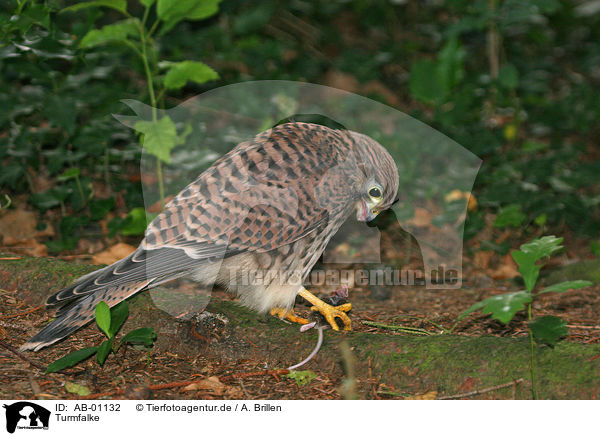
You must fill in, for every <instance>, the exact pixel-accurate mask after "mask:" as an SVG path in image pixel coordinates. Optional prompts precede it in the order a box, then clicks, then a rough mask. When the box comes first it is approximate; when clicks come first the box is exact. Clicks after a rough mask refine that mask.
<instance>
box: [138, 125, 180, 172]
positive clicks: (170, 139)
mask: <svg viewBox="0 0 600 436" xmlns="http://www.w3.org/2000/svg"><path fill="white" fill-rule="evenodd" d="M134 127H135V129H136V130H137V131H138V132H140V133H142V135H143V136H142V139H141V143H142V146H143V147H144V148H145V149H146V151H148V153H150V154H151V155H153V156H156V157H157V158H158V159H160V160H161V161H163V162H166V163H169V162H170V160H171V150H172V149H173V147H175V145H176V142H177V130H176V129H175V124H173V121H171V118H169V117H168V116H165V117H162V118H161V119H160V120H159V121H156V122H152V121H138V122H137V123H135V126H134Z"/></svg>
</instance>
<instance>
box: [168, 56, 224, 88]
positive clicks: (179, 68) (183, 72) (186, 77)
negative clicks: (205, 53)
mask: <svg viewBox="0 0 600 436" xmlns="http://www.w3.org/2000/svg"><path fill="white" fill-rule="evenodd" d="M218 78H219V75H218V74H217V73H216V72H215V70H213V69H212V68H211V67H209V66H208V65H206V64H204V63H202V62H195V61H184V62H177V63H174V64H171V66H170V68H169V71H168V72H167V75H166V76H165V82H164V83H165V88H167V89H180V88H183V87H184V86H185V84H186V83H187V82H196V83H199V84H202V83H205V82H208V81H209V80H216V79H218Z"/></svg>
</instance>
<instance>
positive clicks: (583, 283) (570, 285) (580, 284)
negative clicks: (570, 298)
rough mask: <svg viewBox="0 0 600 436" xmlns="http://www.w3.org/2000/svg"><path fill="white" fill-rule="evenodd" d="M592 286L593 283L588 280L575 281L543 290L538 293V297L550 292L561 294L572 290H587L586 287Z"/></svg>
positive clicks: (557, 284)
mask: <svg viewBox="0 0 600 436" xmlns="http://www.w3.org/2000/svg"><path fill="white" fill-rule="evenodd" d="M592 285H593V283H592V282H589V281H587V280H573V281H570V282H562V283H556V284H554V285H552V286H548V287H547V288H545V289H542V290H541V291H540V292H538V295H540V294H546V293H548V292H556V293H560V292H565V291H569V290H571V289H581V288H586V287H588V286H592Z"/></svg>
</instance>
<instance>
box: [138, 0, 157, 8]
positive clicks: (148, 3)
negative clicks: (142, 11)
mask: <svg viewBox="0 0 600 436" xmlns="http://www.w3.org/2000/svg"><path fill="white" fill-rule="evenodd" d="M155 1H156V0H140V3H141V4H143V5H144V6H146V7H147V8H149V7H150V6H152V5H153V4H154V2H155Z"/></svg>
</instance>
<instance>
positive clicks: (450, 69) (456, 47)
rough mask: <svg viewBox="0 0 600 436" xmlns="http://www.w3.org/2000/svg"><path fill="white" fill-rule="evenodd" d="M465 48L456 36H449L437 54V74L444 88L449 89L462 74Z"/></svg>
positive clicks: (461, 77)
mask: <svg viewBox="0 0 600 436" xmlns="http://www.w3.org/2000/svg"><path fill="white" fill-rule="evenodd" d="M465 55H466V52H465V49H464V48H463V47H462V45H461V44H460V41H459V39H458V38H457V37H453V38H451V39H450V40H449V41H448V42H447V43H446V44H445V45H444V47H443V48H442V50H441V51H440V53H439V56H438V63H437V70H438V76H439V78H440V81H441V83H442V87H443V88H444V90H446V92H447V91H450V90H451V89H452V88H454V87H455V86H456V85H457V84H458V83H459V82H460V81H461V80H462V79H463V76H464V73H465V71H464V60H465Z"/></svg>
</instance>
